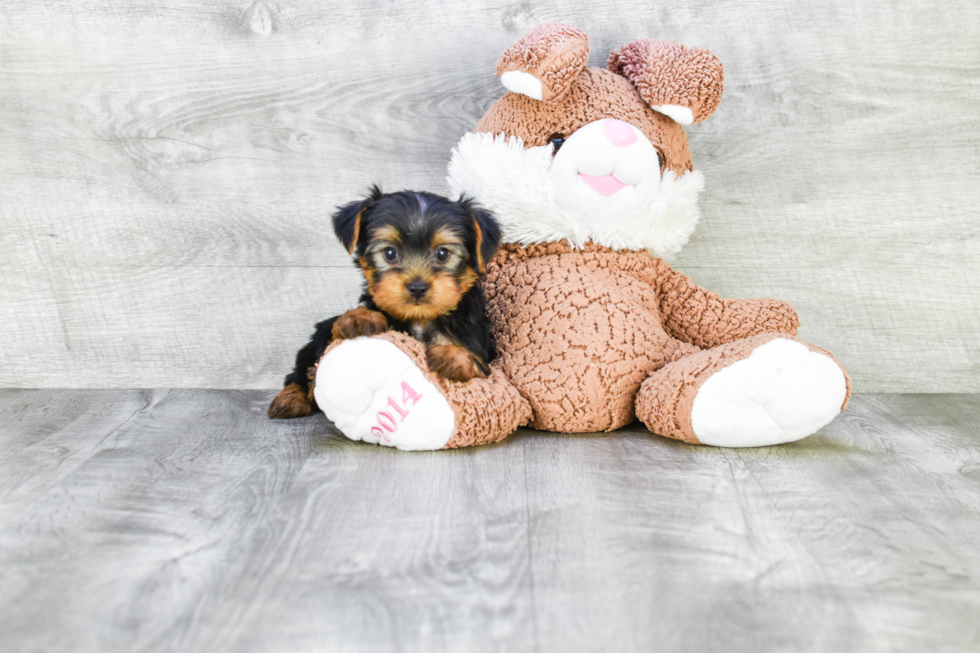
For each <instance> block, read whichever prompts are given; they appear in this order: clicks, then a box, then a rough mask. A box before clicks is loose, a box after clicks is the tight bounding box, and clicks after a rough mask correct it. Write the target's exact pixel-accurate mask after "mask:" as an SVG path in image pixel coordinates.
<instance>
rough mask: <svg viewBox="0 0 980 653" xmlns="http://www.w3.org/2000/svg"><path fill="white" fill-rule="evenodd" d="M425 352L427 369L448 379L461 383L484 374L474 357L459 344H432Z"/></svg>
mask: <svg viewBox="0 0 980 653" xmlns="http://www.w3.org/2000/svg"><path fill="white" fill-rule="evenodd" d="M427 354H428V362H429V369H430V370H431V371H433V372H435V373H436V374H438V375H439V377H440V378H443V379H446V380H448V381H457V382H459V383H463V382H465V381H469V380H470V379H476V378H483V377H485V376H486V374H485V373H484V372H483V368H482V366H481V365H480V363H479V361H478V360H477V359H476V357H475V356H474V355H473V354H471V353H470V352H469V350H467V349H466V348H464V347H460V346H459V345H434V346H432V347H429V349H428V351H427Z"/></svg>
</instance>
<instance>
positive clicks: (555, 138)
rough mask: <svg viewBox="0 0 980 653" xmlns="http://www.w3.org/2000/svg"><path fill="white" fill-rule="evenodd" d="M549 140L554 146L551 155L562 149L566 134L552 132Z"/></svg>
mask: <svg viewBox="0 0 980 653" xmlns="http://www.w3.org/2000/svg"><path fill="white" fill-rule="evenodd" d="M548 142H549V143H551V147H552V151H551V155H552V156H554V155H556V154H558V150H560V149H561V146H562V145H564V144H565V135H564V134H552V135H551V136H549V137H548Z"/></svg>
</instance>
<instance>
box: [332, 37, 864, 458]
mask: <svg viewBox="0 0 980 653" xmlns="http://www.w3.org/2000/svg"><path fill="white" fill-rule="evenodd" d="M588 55H589V46H588V38H587V37H586V35H585V34H584V33H583V32H582V31H580V30H578V29H575V28H573V27H570V26H568V25H561V24H549V25H542V26H540V27H538V28H536V29H534V30H533V31H531V32H530V33H529V34H527V35H525V36H524V37H523V38H522V39H521V40H520V41H518V42H517V43H516V44H515V45H514V46H513V47H511V48H510V49H509V50H507V51H506V52H505V53H504V54H503V56H502V57H501V58H500V61H499V62H498V64H497V75H499V76H500V77H501V81H502V83H503V85H504V86H505V87H506V88H507V89H508V90H509V91H510V92H509V93H507V94H506V95H505V96H504V97H502V98H501V99H500V100H498V101H497V102H496V103H494V104H493V105H492V106H491V107H490V109H489V110H488V111H487V113H486V114H485V115H484V116H483V118H482V119H481V120H480V122H479V123H478V124H477V126H476V128H475V129H474V130H473V132H472V133H469V134H466V135H464V136H463V138H462V139H461V140H460V142H459V144H458V145H457V147H456V149H455V150H454V152H453V155H452V160H451V162H450V164H449V183H450V186H451V187H452V190H453V191H454V192H455V193H457V194H461V193H466V194H467V195H469V196H472V197H475V198H476V199H477V200H478V201H479V202H480V203H481V204H483V205H484V206H486V207H488V208H489V209H491V210H493V211H494V213H495V215H496V217H497V219H498V221H499V222H500V225H501V228H502V230H503V235H504V242H505V243H507V244H505V245H504V246H503V248H502V249H501V251H500V252H499V253H498V255H497V256H496V257H495V258H494V260H493V261H492V262H491V263H490V264H489V265H488V266H487V279H486V283H485V291H486V294H487V299H488V303H489V312H490V317H491V320H492V323H493V331H494V342H495V345H496V348H497V354H498V357H497V359H496V360H495V361H494V363H493V365H492V372H491V374H490V376H489V377H488V378H487V379H476V380H473V381H470V382H468V383H465V384H459V383H453V382H449V381H444V380H442V379H439V378H438V377H436V376H435V375H434V374H432V373H430V372H429V371H428V370H427V369H426V363H425V360H426V357H425V350H424V346H423V345H422V344H421V343H419V342H416V341H414V340H412V339H410V338H408V337H406V336H403V335H400V334H393V333H388V334H383V335H381V336H378V337H374V338H357V339H355V340H347V341H342V342H339V343H335V344H334V345H332V346H331V347H330V348H328V350H327V351H326V353H325V354H324V357H323V358H322V359H321V362H320V363H319V365H318V368H317V374H316V389H315V396H316V400H317V403H318V404H319V406H320V407H321V408H322V409H323V410H324V412H325V413H326V414H327V416H328V417H329V418H330V419H332V420H333V421H334V423H335V424H336V426H337V427H338V428H339V429H340V430H341V431H342V432H343V433H344V434H345V435H347V436H348V437H350V438H352V439H355V440H365V441H368V442H375V443H379V444H385V445H390V446H396V447H399V448H402V449H439V448H454V447H462V446H469V445H474V444H484V443H488V442H494V441H497V440H500V439H502V438H504V437H505V436H507V435H508V434H509V433H511V432H512V431H513V430H514V429H515V428H517V427H518V426H522V425H525V424H530V426H532V427H533V428H536V429H542V430H548V431H557V432H562V433H575V432H592V431H612V430H614V429H617V428H620V427H622V426H624V425H626V424H629V423H630V422H632V421H633V420H634V418H637V417H638V418H639V419H640V420H642V421H643V423H644V424H646V426H647V427H648V428H649V429H650V430H651V431H653V432H654V433H658V434H660V435H664V436H667V437H670V438H676V439H679V440H683V441H685V442H691V443H703V444H711V445H717V446H760V445H769V444H777V443H782V442H790V441H793V440H797V439H800V438H803V437H805V436H807V435H810V434H811V433H813V432H815V431H816V430H818V429H819V428H821V427H822V426H824V425H825V424H827V423H828V422H829V421H830V420H832V419H833V418H834V417H835V416H836V415H837V414H838V413H839V412H840V411H841V410H843V409H844V407H845V406H846V404H847V399H848V396H849V394H850V381H849V379H848V377H847V374H846V373H845V372H844V370H843V368H842V367H841V366H840V365H839V364H838V363H837V361H836V360H835V359H834V357H833V356H832V355H831V354H829V353H828V352H826V351H824V350H822V349H820V348H819V347H815V346H813V345H809V344H806V343H804V342H801V341H800V340H798V339H797V338H796V337H795V334H796V330H797V327H798V326H799V321H798V319H797V316H796V312H795V311H794V310H793V309H792V308H791V307H790V306H789V305H788V304H785V303H783V302H781V301H777V300H773V299H749V300H739V299H722V298H720V297H718V296H717V295H716V294H715V293H712V292H710V291H708V290H705V289H703V288H700V287H698V286H696V285H695V284H693V283H692V282H691V281H690V279H688V278H687V277H686V276H684V275H683V274H680V273H679V272H676V271H674V270H672V269H671V268H670V266H669V265H667V264H666V263H665V262H664V261H663V260H662V259H661V258H660V257H662V256H665V255H670V254H674V253H676V252H678V251H680V249H681V247H683V245H684V244H685V243H686V242H687V240H688V238H689V237H690V235H691V232H692V231H693V229H694V226H695V224H696V222H697V218H698V210H697V203H696V200H697V194H698V192H699V191H700V190H701V188H702V187H703V176H702V175H701V174H700V172H698V171H695V170H694V168H693V165H692V162H691V153H690V150H689V149H688V143H687V137H686V136H685V133H684V129H683V126H682V125H690V124H693V123H696V122H700V121H701V120H705V119H706V118H708V117H709V116H710V115H711V114H712V113H713V112H714V111H715V109H716V108H717V107H718V103H719V101H720V99H721V93H722V83H723V73H722V67H721V63H720V62H719V61H718V59H717V58H716V57H715V56H714V55H712V54H711V53H710V52H708V51H707V50H703V49H700V48H690V47H685V46H682V45H678V44H676V43H673V42H667V41H657V40H648V39H645V40H641V41H635V42H633V43H630V44H628V45H626V46H624V47H622V48H620V49H618V50H616V51H615V52H613V53H612V54H611V55H610V56H609V60H608V65H607V68H608V69H601V68H588V67H587V63H588Z"/></svg>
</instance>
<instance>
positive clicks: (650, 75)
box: [606, 39, 725, 125]
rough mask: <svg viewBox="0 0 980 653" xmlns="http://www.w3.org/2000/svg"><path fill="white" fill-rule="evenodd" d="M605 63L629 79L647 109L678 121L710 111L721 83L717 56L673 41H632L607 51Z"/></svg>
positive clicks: (696, 119) (698, 117)
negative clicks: (611, 51)
mask: <svg viewBox="0 0 980 653" xmlns="http://www.w3.org/2000/svg"><path fill="white" fill-rule="evenodd" d="M606 67H607V68H609V70H611V71H612V72H614V73H616V74H617V75H622V76H623V77H625V78H626V79H628V80H630V83H631V84H633V86H634V87H636V90H637V91H638V92H639V93H640V97H642V98H643V100H644V101H645V102H646V103H647V104H648V105H650V108H651V109H653V110H654V111H657V112H659V113H662V114H664V115H666V116H669V117H671V118H673V119H674V121H675V122H679V123H680V124H682V125H690V124H692V123H695V122H701V121H702V120H704V119H706V118H707V117H708V116H710V115H711V114H712V113H714V112H715V109H717V108H718V103H719V102H721V93H722V90H723V89H724V86H725V73H724V70H723V69H722V67H721V62H720V61H718V57H716V56H715V55H713V54H711V52H710V51H708V50H705V49H703V48H693V47H687V46H684V45H681V44H679V43H674V42H673V41H661V40H653V39H642V40H639V41H633V42H632V43H629V44H627V45H624V46H623V47H621V48H620V49H618V50H616V51H614V52H613V53H612V54H611V55H609V61H608V62H607V64H606Z"/></svg>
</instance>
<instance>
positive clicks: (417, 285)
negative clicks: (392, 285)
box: [405, 279, 429, 299]
mask: <svg viewBox="0 0 980 653" xmlns="http://www.w3.org/2000/svg"><path fill="white" fill-rule="evenodd" d="M405 288H406V289H407V290H408V294H410V295H411V296H412V297H413V298H415V299H422V298H423V297H425V293H427V292H429V284H427V283H426V282H424V281H422V280H421V279H415V280H414V281H410V282H409V283H408V284H407V285H406V286H405Z"/></svg>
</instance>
